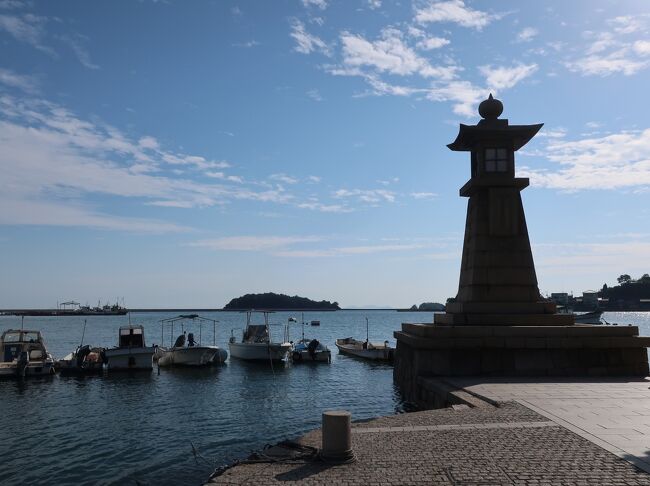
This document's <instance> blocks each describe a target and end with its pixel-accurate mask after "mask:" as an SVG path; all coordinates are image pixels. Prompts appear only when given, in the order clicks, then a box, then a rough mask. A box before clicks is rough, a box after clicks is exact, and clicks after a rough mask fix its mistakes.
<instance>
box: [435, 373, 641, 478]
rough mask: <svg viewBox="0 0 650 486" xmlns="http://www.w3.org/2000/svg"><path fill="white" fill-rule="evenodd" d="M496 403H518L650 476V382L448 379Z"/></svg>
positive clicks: (583, 379) (623, 380)
mask: <svg viewBox="0 0 650 486" xmlns="http://www.w3.org/2000/svg"><path fill="white" fill-rule="evenodd" d="M445 381H446V382H447V383H448V384H450V385H453V386H456V387H458V388H461V389H463V390H464V391H465V392H469V393H471V394H473V395H475V396H477V397H481V398H484V399H488V400H493V401H495V402H503V401H508V400H513V401H516V402H517V403H519V404H522V405H525V406H526V407H527V408H529V409H531V410H534V411H536V412H538V413H540V414H541V415H543V416H544V417H546V418H548V419H550V420H553V421H554V422H555V423H557V424H560V425H562V426H563V427H566V428H567V429H569V430H571V431H573V432H575V433H576V434H578V435H580V436H581V437H583V438H585V439H587V440H589V441H591V442H592V443H594V444H597V445H599V446H600V447H602V448H604V449H606V450H608V451H610V452H612V453H613V454H616V455H618V456H619V457H622V458H625V459H626V460H628V461H630V462H632V463H634V464H636V465H637V466H638V467H640V468H641V469H643V470H644V471H646V472H649V473H650V380H648V379H643V378H638V379H637V378H631V379H624V378H618V379H617V378H606V379H603V378H597V379H592V380H590V379H589V378H579V379H573V380H572V379H558V378H548V379H544V378H539V379H536V380H534V381H533V380H531V379H494V380H490V379H489V378H487V379H486V378H484V377H482V378H480V379H478V378H477V379H472V378H447V379H446V380H445Z"/></svg>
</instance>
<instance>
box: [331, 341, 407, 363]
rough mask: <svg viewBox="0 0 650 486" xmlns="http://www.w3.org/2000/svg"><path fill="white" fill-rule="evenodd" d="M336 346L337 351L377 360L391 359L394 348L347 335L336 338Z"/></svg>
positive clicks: (385, 342) (386, 344)
mask: <svg viewBox="0 0 650 486" xmlns="http://www.w3.org/2000/svg"><path fill="white" fill-rule="evenodd" d="M336 347H337V348H338V349H339V353H341V354H347V355H350V356H355V357H357V358H363V359H371V360H378V361H392V360H393V357H394V355H395V348H392V347H390V346H389V345H388V341H384V342H383V343H371V342H369V341H358V340H356V339H354V338H351V337H348V338H343V339H337V340H336Z"/></svg>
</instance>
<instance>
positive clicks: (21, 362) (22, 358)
mask: <svg viewBox="0 0 650 486" xmlns="http://www.w3.org/2000/svg"><path fill="white" fill-rule="evenodd" d="M28 364H29V351H21V352H20V354H19V355H18V366H17V367H16V373H17V374H18V376H19V377H20V378H25V371H26V370H27V365H28Z"/></svg>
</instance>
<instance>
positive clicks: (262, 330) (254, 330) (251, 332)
mask: <svg viewBox="0 0 650 486" xmlns="http://www.w3.org/2000/svg"><path fill="white" fill-rule="evenodd" d="M244 342H246V343H267V342H269V330H268V327H267V325H266V324H249V325H248V326H246V330H245V331H244Z"/></svg>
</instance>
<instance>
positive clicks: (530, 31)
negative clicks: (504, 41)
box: [517, 27, 539, 42]
mask: <svg viewBox="0 0 650 486" xmlns="http://www.w3.org/2000/svg"><path fill="white" fill-rule="evenodd" d="M537 34H539V31H538V30H537V29H535V28H533V27H525V28H523V29H521V30H520V31H519V33H518V34H517V40H518V41H519V42H530V41H531V40H533V39H534V38H535V37H537Z"/></svg>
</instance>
